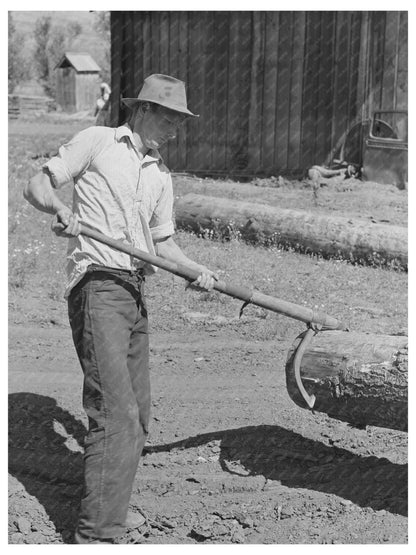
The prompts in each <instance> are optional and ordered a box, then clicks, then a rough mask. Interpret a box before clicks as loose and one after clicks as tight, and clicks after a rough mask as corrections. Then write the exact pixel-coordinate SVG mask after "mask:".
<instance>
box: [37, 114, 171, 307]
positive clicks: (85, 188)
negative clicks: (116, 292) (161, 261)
mask: <svg viewBox="0 0 416 555" xmlns="http://www.w3.org/2000/svg"><path fill="white" fill-rule="evenodd" d="M44 167H46V168H48V170H49V173H50V175H51V177H52V181H53V185H54V186H55V187H56V188H59V187H61V186H63V185H65V184H67V183H72V184H73V185H74V194H73V212H74V213H75V214H77V215H78V217H79V219H80V221H81V222H82V223H85V224H87V225H88V226H90V227H93V228H95V229H97V230H98V231H101V232H102V233H104V234H105V235H108V236H109V237H112V238H113V239H119V240H125V241H126V242H128V243H130V244H131V245H133V246H134V247H137V248H138V249H140V250H144V251H146V252H150V253H151V254H154V253H155V250H154V243H153V241H154V240H157V239H162V238H165V237H169V236H170V235H172V234H173V233H174V225H173V221H172V207H173V191H172V179H171V175H170V173H169V170H168V169H167V168H166V166H165V165H164V163H163V160H162V158H161V156H160V154H159V152H158V151H156V150H152V151H149V153H148V154H147V155H146V156H145V157H144V158H143V160H141V161H140V159H139V155H138V151H137V149H136V147H135V145H134V141H133V134H132V131H131V129H130V127H129V126H128V125H127V124H125V125H123V126H121V127H118V128H110V127H101V126H97V127H89V128H88V129H84V130H83V131H81V132H80V133H78V134H77V135H75V137H74V138H73V139H71V140H70V141H69V142H68V143H67V144H65V145H63V146H62V147H61V148H60V149H59V152H58V155H57V156H55V157H53V158H51V159H50V160H49V161H48V162H47V163H46V164H44ZM67 260H68V264H67V275H68V282H67V287H66V290H65V297H68V295H69V293H70V291H71V289H72V287H74V285H75V284H76V283H78V281H79V280H80V279H81V278H82V276H83V275H84V273H85V271H86V269H87V267H88V266H89V265H90V264H92V263H95V264H100V265H104V266H109V267H112V268H123V269H129V270H134V269H137V268H139V267H143V268H144V270H145V273H148V274H149V273H153V272H154V271H155V268H154V267H153V266H150V265H148V264H145V263H142V262H140V261H138V260H137V259H134V258H132V257H130V256H129V255H128V254H125V253H121V252H118V251H116V250H114V249H112V248H111V247H107V246H106V245H103V244H101V243H98V242H97V241H94V240H93V239H90V238H88V237H83V236H81V235H80V236H78V237H75V238H71V239H69V242H68V253H67Z"/></svg>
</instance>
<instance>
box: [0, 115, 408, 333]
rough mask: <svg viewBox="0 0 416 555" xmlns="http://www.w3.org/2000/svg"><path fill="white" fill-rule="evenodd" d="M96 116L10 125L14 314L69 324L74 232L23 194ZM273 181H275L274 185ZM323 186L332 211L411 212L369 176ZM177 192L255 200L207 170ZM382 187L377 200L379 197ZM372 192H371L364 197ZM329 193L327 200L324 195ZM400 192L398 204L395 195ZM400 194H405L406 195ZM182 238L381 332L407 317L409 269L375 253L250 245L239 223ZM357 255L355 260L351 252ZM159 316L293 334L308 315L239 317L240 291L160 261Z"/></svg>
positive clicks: (236, 277)
mask: <svg viewBox="0 0 416 555" xmlns="http://www.w3.org/2000/svg"><path fill="white" fill-rule="evenodd" d="M92 124H93V122H92V121H89V120H88V121H86V120H83V121H73V120H71V119H69V118H66V119H65V120H64V119H59V118H57V117H55V118H51V117H49V118H48V117H46V116H45V117H44V118H42V119H40V118H38V119H33V120H26V121H25V120H22V119H19V120H17V121H12V122H10V126H9V197H8V202H9V205H8V209H9V301H10V307H11V311H12V312H13V318H14V321H17V322H19V314H20V318H25V319H26V320H27V319H28V318H29V320H30V319H32V320H33V321H36V322H48V321H49V319H50V312H51V311H55V312H56V311H58V312H59V313H60V314H61V322H62V323H63V325H66V307H65V302H64V300H63V292H64V286H65V254H66V240H65V239H62V238H58V237H56V236H55V235H54V234H53V233H52V232H51V230H50V224H51V220H52V218H51V216H49V215H48V214H43V213H41V212H38V211H37V210H35V209H34V208H33V207H31V206H30V205H29V204H28V203H27V202H26V201H25V200H24V198H23V194H22V192H23V187H24V185H25V183H26V182H27V180H28V179H29V178H30V177H31V176H32V175H34V174H35V173H36V172H37V171H38V170H39V169H40V168H41V166H42V164H43V163H44V162H45V161H46V160H47V159H48V158H49V157H50V156H52V155H53V154H54V153H55V152H56V151H57V148H58V147H59V145H60V144H62V143H63V142H64V141H66V140H67V139H69V138H70V137H71V136H73V135H74V134H75V133H76V132H77V131H78V130H81V129H82V128H84V127H87V126H89V125H92ZM263 181H264V180H262V186H261V187H256V189H257V190H258V201H259V202H262V203H264V202H269V203H270V204H274V203H280V205H282V206H283V207H293V206H297V207H298V208H299V209H302V208H303V207H304V208H305V209H306V207H307V209H310V210H315V209H319V210H322V209H323V208H322V206H321V207H318V208H316V207H314V206H313V205H312V204H311V192H310V191H309V190H308V189H307V188H305V185H304V183H303V182H299V184H298V187H295V184H293V183H291V184H290V186H287V187H286V189H285V188H284V187H276V184H275V182H273V183H272V187H266V186H264V183H263ZM273 185H274V186H273ZM349 187H350V189H349V190H348V189H347V188H345V187H338V189H333V190H331V191H324V196H323V199H322V203H323V205H324V208H325V206H326V209H327V210H328V211H331V213H334V212H337V211H338V212H339V213H340V214H343V215H345V213H347V211H348V200H349V206H350V213H351V214H355V215H356V214H360V210H361V215H362V216H363V217H368V214H369V212H371V215H372V216H373V217H376V218H378V219H380V220H382V219H383V218H384V219H386V215H385V211H386V204H387V205H388V209H389V213H390V221H392V223H394V224H397V220H398V219H400V218H401V219H402V225H405V222H403V213H405V209H404V204H405V202H407V200H406V199H405V198H404V197H403V195H402V197H399V196H398V195H397V194H396V193H395V191H393V190H392V189H391V188H390V187H386V194H385V196H384V203H382V202H381V201H380V192H379V191H378V192H377V194H376V193H374V191H372V190H368V191H367V190H365V187H364V185H363V184H360V186H359V187H357V188H356V190H355V189H354V187H351V185H350V186H349ZM174 189H175V191H174V192H175V195H176V196H177V197H178V196H181V195H183V194H186V193H187V192H191V191H192V192H201V193H202V194H212V195H215V196H227V195H229V194H231V195H234V197H235V198H241V199H246V200H251V201H254V200H255V199H253V196H252V195H253V187H252V186H250V187H247V185H246V184H244V183H236V182H230V181H219V180H215V181H214V180H209V179H201V178H196V177H192V176H185V177H184V176H179V175H178V176H175V175H174ZM60 194H62V197H63V198H64V200H65V201H66V202H67V203H68V204H70V202H71V197H72V191H71V188H70V187H66V188H64V189H62V191H61V193H60ZM371 196H373V200H374V203H373V205H371V202H370V199H371ZM363 198H365V199H366V200H365V202H364V201H363ZM325 199H326V200H325ZM394 199H396V205H395V204H394V203H395V201H394ZM397 199H398V200H397ZM176 240H177V242H178V244H179V245H180V246H181V247H182V248H183V249H184V251H185V252H186V253H187V254H188V255H189V256H190V257H191V258H194V259H196V260H198V261H200V262H201V263H204V264H205V265H207V266H208V267H210V268H212V269H213V270H216V271H217V272H218V273H219V275H220V278H221V279H223V280H225V281H229V282H233V283H236V284H240V285H245V286H248V287H252V288H255V289H258V290H260V291H262V292H264V293H266V294H269V295H273V296H275V297H278V298H282V299H285V300H288V301H291V302H295V303H297V304H301V305H304V306H309V307H311V308H315V309H319V310H321V311H324V312H327V313H328V314H331V315H333V316H335V317H337V318H339V319H342V320H344V321H346V322H348V323H349V325H350V327H351V329H357V330H361V331H372V332H380V333H401V332H403V330H405V329H406V323H407V274H406V273H405V272H402V271H396V268H395V267H393V266H391V267H386V266H385V265H384V264H382V263H381V262H380V263H377V260H374V264H373V265H372V266H369V265H366V266H364V265H355V264H352V263H351V261H346V260H342V259H337V258H336V257H334V258H332V259H329V260H326V259H324V258H323V257H322V256H319V255H310V254H301V253H299V252H297V251H299V250H301V249H300V248H299V249H296V247H295V248H294V247H285V248H283V246H281V245H279V244H278V243H277V242H276V243H275V244H273V241H272V242H269V243H268V244H264V245H250V244H247V243H245V242H243V241H242V240H241V236H240V234H239V232H238V229H236V226H235V224H234V223H233V222H232V221H230V222H229V224H228V226H227V229H226V230H225V231H224V230H223V231H220V230H217V231H215V230H212V229H210V230H203V231H202V233H200V234H199V236H197V235H195V234H193V233H189V232H186V231H184V230H178V231H177V234H176ZM352 262H356V261H352ZM147 297H148V305H149V308H150V314H151V323H152V325H153V326H155V327H157V328H158V329H169V330H172V329H175V328H178V329H179V328H182V326H183V321H184V319H185V318H186V316H187V314H189V313H196V312H198V313H201V314H202V315H203V316H204V317H201V318H200V319H199V320H193V325H195V326H205V327H206V326H208V327H209V325H210V322H212V321H214V320H215V321H216V324H217V325H221V323H222V324H223V325H228V326H233V327H235V329H236V332H237V333H240V334H243V335H246V334H247V335H250V337H257V338H259V339H265V338H271V337H276V336H277V335H279V334H280V335H286V334H293V332H294V330H298V331H301V330H302V329H303V324H301V323H299V322H294V321H292V320H290V319H288V318H286V317H283V316H280V315H276V314H272V313H270V312H268V311H265V310H263V309H260V308H258V307H254V306H250V305H249V306H247V308H246V309H245V311H244V313H243V316H242V317H241V319H240V318H239V310H240V305H241V303H240V301H237V300H235V299H231V298H229V297H226V296H224V295H223V294H220V293H218V292H215V291H214V292H211V293H203V294H199V293H197V292H195V291H192V290H185V283H184V282H183V280H181V279H179V278H177V277H174V276H172V275H170V274H167V273H166V272H163V271H159V272H158V273H157V274H156V275H155V276H154V277H152V278H151V279H149V280H148V283H147ZM29 298H31V299H37V304H36V303H35V304H34V305H33V307H32V311H28V310H27V301H28V299H29Z"/></svg>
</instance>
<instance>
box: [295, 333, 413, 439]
mask: <svg viewBox="0 0 416 555" xmlns="http://www.w3.org/2000/svg"><path fill="white" fill-rule="evenodd" d="M304 335H305V333H303V334H301V335H300V336H298V337H297V338H296V340H295V342H294V344H293V346H292V349H291V350H290V352H289V354H288V358H287V362H286V384H287V390H288V393H289V396H290V397H291V399H292V400H293V401H294V402H295V403H296V404H297V405H299V406H300V407H302V408H308V406H307V404H306V402H305V401H304V399H303V397H302V395H301V392H300V390H299V388H298V386H297V382H296V378H295V370H294V364H293V362H294V356H295V353H296V349H297V347H298V345H299V344H300V342H301V340H302V338H303V336H304ZM407 352H408V338H407V337H406V336H397V335H374V334H365V333H356V332H345V331H325V332H320V333H318V334H317V335H315V336H314V337H313V339H312V341H311V343H310V344H309V346H308V347H307V348H306V350H305V353H304V355H303V357H302V360H301V363H300V377H301V379H302V384H303V387H304V388H305V390H306V392H307V393H308V394H309V395H314V396H315V398H316V399H315V403H314V406H313V410H314V411H318V412H323V413H326V414H327V415H328V416H331V417H333V418H337V419H339V420H343V421H345V422H349V423H350V424H352V425H354V426H357V427H365V426H366V425H368V426H380V427H383V428H391V429H394V430H402V431H407V425H408V418H407V408H408V405H407V401H408V381H407V374H408V357H407Z"/></svg>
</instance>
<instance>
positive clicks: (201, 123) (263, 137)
mask: <svg viewBox="0 0 416 555" xmlns="http://www.w3.org/2000/svg"><path fill="white" fill-rule="evenodd" d="M111 28H112V33H111V34H112V91H113V94H112V117H113V122H112V123H113V125H118V124H120V123H121V122H123V121H124V119H125V117H126V115H127V113H126V111H125V110H124V109H123V107H122V106H121V105H120V98H121V97H122V96H137V94H138V91H139V90H140V88H141V86H142V83H143V80H144V78H145V77H146V76H148V75H150V74H151V73H167V74H170V75H173V76H175V77H177V78H179V79H182V80H183V81H185V82H186V84H187V94H188V105H189V107H190V109H191V110H192V111H194V112H195V113H197V114H199V115H200V118H198V119H193V120H189V121H188V122H187V123H186V125H185V127H184V128H183V129H182V130H181V131H180V132H179V134H178V137H177V138H176V139H175V140H174V141H173V142H172V143H171V144H170V145H168V146H167V147H164V150H163V154H164V156H165V158H166V160H167V162H168V165H169V166H170V168H171V169H172V170H175V171H181V170H183V171H190V172H192V171H194V172H206V173H214V174H215V173H216V172H217V173H222V174H228V175H237V174H250V175H252V174H258V175H279V174H288V173H299V172H302V171H304V170H305V169H306V168H308V167H309V166H310V165H312V164H323V163H328V161H330V160H331V159H332V157H333V155H334V153H335V152H336V151H337V149H339V147H340V145H341V144H342V141H343V139H344V138H345V134H346V132H347V131H348V129H350V128H351V127H352V126H353V125H354V124H356V123H358V122H360V121H362V120H364V119H367V118H368V117H369V116H370V115H371V112H372V111H373V110H376V109H407V48H408V47H407V12H347V11H343V12H319V11H316V12H289V11H284V12H260V11H259V12H248V11H246V12H225V11H224V12H175V11H170V12H144V11H141V12H121V11H120V12H112V17H111Z"/></svg>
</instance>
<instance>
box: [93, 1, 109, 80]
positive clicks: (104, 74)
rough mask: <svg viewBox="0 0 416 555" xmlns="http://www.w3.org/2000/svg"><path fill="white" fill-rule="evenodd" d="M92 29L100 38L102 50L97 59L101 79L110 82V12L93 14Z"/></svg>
mask: <svg viewBox="0 0 416 555" xmlns="http://www.w3.org/2000/svg"><path fill="white" fill-rule="evenodd" d="M94 15H95V21H94V29H95V31H96V33H97V35H99V37H100V38H101V41H102V45H103V49H102V55H101V56H99V57H98V63H99V65H100V66H101V79H102V80H103V81H107V82H110V81H111V48H110V45H111V17H110V12H94Z"/></svg>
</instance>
